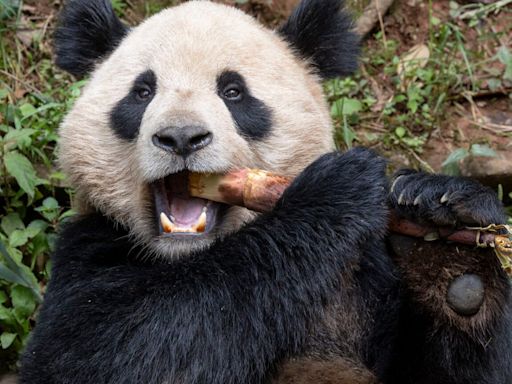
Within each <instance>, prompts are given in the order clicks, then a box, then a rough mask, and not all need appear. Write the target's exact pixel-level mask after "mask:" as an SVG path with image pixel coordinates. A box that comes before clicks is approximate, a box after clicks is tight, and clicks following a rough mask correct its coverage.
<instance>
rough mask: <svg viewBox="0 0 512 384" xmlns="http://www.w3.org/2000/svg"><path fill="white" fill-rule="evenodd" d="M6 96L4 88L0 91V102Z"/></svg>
mask: <svg viewBox="0 0 512 384" xmlns="http://www.w3.org/2000/svg"><path fill="white" fill-rule="evenodd" d="M7 96H9V91H8V90H7V89H5V88H2V89H0V100H3V99H5V98H6V97H7Z"/></svg>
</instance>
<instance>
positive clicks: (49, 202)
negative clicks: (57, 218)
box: [43, 197, 60, 209]
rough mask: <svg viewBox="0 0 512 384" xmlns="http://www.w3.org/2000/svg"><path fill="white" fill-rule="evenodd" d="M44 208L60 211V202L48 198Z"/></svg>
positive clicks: (44, 202)
mask: <svg viewBox="0 0 512 384" xmlns="http://www.w3.org/2000/svg"><path fill="white" fill-rule="evenodd" d="M43 207H45V208H46V209H58V208H59V207H60V206H59V202H58V201H57V200H56V199H54V198H53V197H47V198H46V199H44V201H43Z"/></svg>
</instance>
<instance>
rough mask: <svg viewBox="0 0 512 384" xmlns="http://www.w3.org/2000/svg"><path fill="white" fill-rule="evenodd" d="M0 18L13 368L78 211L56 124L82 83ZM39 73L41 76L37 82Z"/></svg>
mask: <svg viewBox="0 0 512 384" xmlns="http://www.w3.org/2000/svg"><path fill="white" fill-rule="evenodd" d="M12 15H13V16H12V17H13V18H14V19H12V18H11V19H7V20H5V21H0V30H1V31H2V34H5V35H6V36H9V37H10V38H6V39H4V37H3V36H2V39H1V40H0V200H1V202H2V204H1V206H0V374H1V373H2V372H3V371H6V370H10V369H13V368H14V364H15V362H16V360H17V357H18V353H19V351H20V350H21V349H22V348H23V346H24V345H25V342H26V340H27V336H28V335H29V332H30V330H31V328H32V326H33V325H34V313H35V311H36V310H37V306H38V304H39V303H40V301H41V297H42V293H43V292H44V288H45V285H46V282H47V280H48V277H49V270H50V263H49V262H48V256H49V254H50V252H51V251H52V249H53V247H54V243H55V232H56V230H57V229H58V227H59V226H60V224H61V223H62V221H63V220H65V218H66V217H68V216H69V215H70V214H71V213H72V211H71V209H70V194H71V191H70V190H68V188H66V186H65V180H64V177H63V175H62V174H61V173H60V172H58V171H56V170H55V164H54V163H55V149H56V146H57V142H58V138H57V137H58V136H57V132H56V128H57V127H58V124H59V123H60V121H61V120H62V117H63V114H64V113H65V112H66V111H67V110H68V108H69V107H70V105H71V104H72V103H73V101H74V99H75V98H76V96H78V95H79V94H80V88H81V87H82V86H83V85H84V82H83V81H81V82H78V83H74V84H73V85H69V84H70V78H69V77H67V76H64V75H63V74H62V73H60V72H59V71H56V70H55V69H54V66H53V64H52V62H51V59H50V57H49V52H48V51H47V50H45V48H44V45H43V44H41V42H40V41H37V40H34V41H33V42H32V43H31V45H30V46H29V47H27V46H26V45H24V44H23V43H21V42H20V41H19V40H18V39H17V38H16V37H15V35H14V31H15V28H16V24H15V20H16V18H17V14H12ZM33 79H37V82H36V83H33V81H32V80H33Z"/></svg>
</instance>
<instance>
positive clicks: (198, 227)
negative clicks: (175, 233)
mask: <svg viewBox="0 0 512 384" xmlns="http://www.w3.org/2000/svg"><path fill="white" fill-rule="evenodd" d="M205 208H206V207H205ZM192 230H193V231H195V232H199V233H203V232H204V231H205V230H206V209H203V213H201V216H199V219H198V220H197V223H196V224H195V225H194V226H193V227H192Z"/></svg>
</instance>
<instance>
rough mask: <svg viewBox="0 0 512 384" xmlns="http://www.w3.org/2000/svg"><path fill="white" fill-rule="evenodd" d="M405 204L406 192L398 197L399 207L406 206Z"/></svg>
mask: <svg viewBox="0 0 512 384" xmlns="http://www.w3.org/2000/svg"><path fill="white" fill-rule="evenodd" d="M404 204H405V197H404V192H402V193H401V194H400V196H398V205H404Z"/></svg>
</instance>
